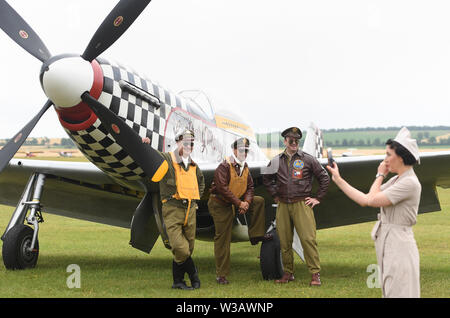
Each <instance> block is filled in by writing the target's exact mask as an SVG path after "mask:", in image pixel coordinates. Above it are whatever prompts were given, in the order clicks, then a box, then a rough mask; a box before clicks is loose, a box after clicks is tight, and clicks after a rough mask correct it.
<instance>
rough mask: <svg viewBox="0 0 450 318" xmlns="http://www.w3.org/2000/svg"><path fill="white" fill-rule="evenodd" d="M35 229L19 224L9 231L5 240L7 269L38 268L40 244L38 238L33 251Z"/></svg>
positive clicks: (4, 250)
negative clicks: (31, 247)
mask: <svg viewBox="0 0 450 318" xmlns="http://www.w3.org/2000/svg"><path fill="white" fill-rule="evenodd" d="M33 233H34V231H33V229H32V228H31V227H29V226H27V225H24V224H17V225H15V226H14V227H13V228H12V229H11V230H9V231H8V233H7V234H6V236H5V238H4V239H3V249H2V255H3V263H4V264H5V267H6V268H7V269H26V268H33V267H35V266H36V263H37V260H38V256H39V242H38V240H37V238H36V242H35V244H34V248H33V250H30V246H31V243H32V241H33Z"/></svg>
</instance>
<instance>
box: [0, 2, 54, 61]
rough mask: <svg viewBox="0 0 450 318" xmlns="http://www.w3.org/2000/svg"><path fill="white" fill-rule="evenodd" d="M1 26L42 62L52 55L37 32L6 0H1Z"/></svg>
mask: <svg viewBox="0 0 450 318" xmlns="http://www.w3.org/2000/svg"><path fill="white" fill-rule="evenodd" d="M0 28H1V29H2V30H3V31H5V33H6V34H7V35H8V36H9V37H10V38H11V39H13V40H14V41H15V42H16V43H17V44H19V45H20V46H21V47H22V48H23V49H24V50H25V51H27V52H28V53H30V54H31V55H33V56H34V57H36V58H38V59H39V60H41V61H42V62H45V61H46V60H48V59H49V58H50V57H51V54H50V52H49V51H48V49H47V47H46V46H45V44H44V42H42V40H41V39H40V38H39V36H38V35H37V34H36V32H34V30H33V29H32V28H31V27H30V26H29V25H28V23H26V22H25V20H24V19H22V17H21V16H20V15H19V14H18V13H17V12H16V11H15V10H14V9H13V8H12V7H11V6H10V5H9V4H8V3H7V2H6V1H5V0H0Z"/></svg>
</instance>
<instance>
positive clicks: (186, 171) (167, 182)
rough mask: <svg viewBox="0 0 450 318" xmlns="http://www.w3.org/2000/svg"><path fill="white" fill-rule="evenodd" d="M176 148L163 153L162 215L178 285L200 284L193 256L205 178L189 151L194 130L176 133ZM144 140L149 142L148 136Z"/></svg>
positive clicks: (173, 286)
mask: <svg viewBox="0 0 450 318" xmlns="http://www.w3.org/2000/svg"><path fill="white" fill-rule="evenodd" d="M175 141H176V142H177V149H175V151H173V152H166V153H161V155H162V156H163V157H164V159H166V160H167V162H168V164H169V169H168V171H167V173H166V175H165V176H164V178H163V179H162V180H161V181H160V182H159V191H160V195H161V200H162V216H163V219H164V224H165V226H166V231H167V235H168V237H169V244H170V246H171V248H172V254H173V262H172V274H173V285H172V288H175V289H185V290H190V289H196V288H200V279H199V277H198V270H197V268H196V267H195V265H194V261H193V260H192V257H191V256H192V252H193V250H194V242H195V231H196V209H197V204H196V202H195V201H196V200H199V199H200V197H201V196H202V194H203V191H204V190H205V179H204V177H203V174H202V172H201V171H200V169H199V167H198V166H197V164H196V163H195V162H194V161H192V158H191V157H190V154H191V152H192V149H193V147H194V132H193V131H192V130H189V129H183V130H182V131H180V132H178V133H177V134H176V136H175ZM143 142H145V143H149V142H150V140H149V139H148V138H143ZM185 273H187V274H188V275H189V279H190V281H191V284H192V287H190V286H187V285H186V282H185V281H184V274H185Z"/></svg>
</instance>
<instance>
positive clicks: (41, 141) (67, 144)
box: [0, 137, 76, 148]
mask: <svg viewBox="0 0 450 318" xmlns="http://www.w3.org/2000/svg"><path fill="white" fill-rule="evenodd" d="M8 141H9V139H3V140H0V146H4V145H6V144H7V143H8ZM23 145H24V146H49V145H50V139H49V138H47V137H42V138H27V139H26V140H25V142H24V143H23ZM51 146H52V147H55V146H56V147H64V148H76V146H75V144H74V143H73V141H72V139H70V138H61V141H60V143H53V144H52V145H51Z"/></svg>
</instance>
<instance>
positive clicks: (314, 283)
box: [309, 273, 322, 286]
mask: <svg viewBox="0 0 450 318" xmlns="http://www.w3.org/2000/svg"><path fill="white" fill-rule="evenodd" d="M320 285H322V283H321V282H320V274H319V273H315V274H312V277H311V283H309V286H320Z"/></svg>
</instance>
